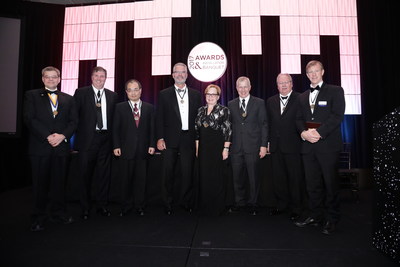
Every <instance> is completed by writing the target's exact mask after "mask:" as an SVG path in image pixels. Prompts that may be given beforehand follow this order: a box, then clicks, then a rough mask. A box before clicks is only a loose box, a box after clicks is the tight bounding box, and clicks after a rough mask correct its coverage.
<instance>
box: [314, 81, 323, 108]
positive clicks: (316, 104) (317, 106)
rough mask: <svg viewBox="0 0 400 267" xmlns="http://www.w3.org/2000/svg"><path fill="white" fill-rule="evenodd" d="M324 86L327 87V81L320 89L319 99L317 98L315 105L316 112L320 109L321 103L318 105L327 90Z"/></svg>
mask: <svg viewBox="0 0 400 267" xmlns="http://www.w3.org/2000/svg"><path fill="white" fill-rule="evenodd" d="M324 87H325V83H322V86H321V88H320V90H319V93H318V95H317V99H315V106H314V114H315V113H316V112H317V111H318V109H319V105H318V101H319V100H320V99H321V97H323V96H324V94H325V91H326V90H324Z"/></svg>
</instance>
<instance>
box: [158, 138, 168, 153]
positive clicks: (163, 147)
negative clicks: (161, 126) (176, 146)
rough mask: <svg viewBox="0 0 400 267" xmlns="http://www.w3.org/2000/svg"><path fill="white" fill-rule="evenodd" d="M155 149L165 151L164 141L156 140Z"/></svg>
mask: <svg viewBox="0 0 400 267" xmlns="http://www.w3.org/2000/svg"><path fill="white" fill-rule="evenodd" d="M157 149H158V150H160V151H162V150H164V149H167V145H166V144H165V141H164V139H158V141H157Z"/></svg>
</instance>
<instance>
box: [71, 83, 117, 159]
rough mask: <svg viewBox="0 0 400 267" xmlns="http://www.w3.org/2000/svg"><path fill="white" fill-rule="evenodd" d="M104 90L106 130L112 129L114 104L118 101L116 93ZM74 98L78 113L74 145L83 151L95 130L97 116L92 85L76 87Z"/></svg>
mask: <svg viewBox="0 0 400 267" xmlns="http://www.w3.org/2000/svg"><path fill="white" fill-rule="evenodd" d="M104 90H105V92H104V93H105V96H106V101H107V130H109V131H112V120H113V117H114V109H115V105H116V104H117V102H118V95H117V93H115V92H113V91H111V90H108V89H104ZM74 98H75V101H76V105H77V109H78V114H79V123H78V128H77V130H76V135H75V144H74V147H75V149H76V150H78V151H79V150H83V151H85V150H87V149H88V148H89V146H90V143H91V141H92V139H93V135H94V133H95V130H96V118H97V117H96V105H95V98H94V93H93V87H92V86H91V85H90V86H86V87H82V88H78V89H76V90H75V94H74Z"/></svg>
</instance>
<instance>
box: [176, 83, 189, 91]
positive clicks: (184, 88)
mask: <svg viewBox="0 0 400 267" xmlns="http://www.w3.org/2000/svg"><path fill="white" fill-rule="evenodd" d="M174 87H175V90H178V89H180V90H186V88H187V87H186V84H185V86H184V87H183V88H179V87H178V86H176V84H174Z"/></svg>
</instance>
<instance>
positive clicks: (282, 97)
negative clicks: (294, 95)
mask: <svg viewBox="0 0 400 267" xmlns="http://www.w3.org/2000/svg"><path fill="white" fill-rule="evenodd" d="M288 97H289V96H288V95H287V96H281V99H282V100H285V99H287V98H288Z"/></svg>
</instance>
